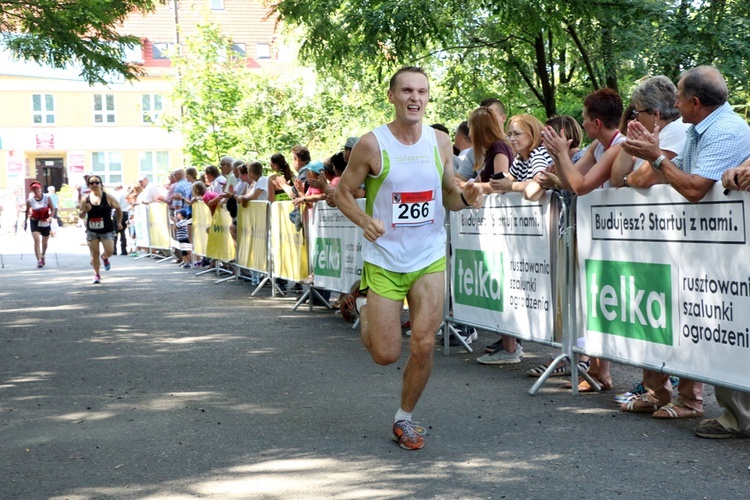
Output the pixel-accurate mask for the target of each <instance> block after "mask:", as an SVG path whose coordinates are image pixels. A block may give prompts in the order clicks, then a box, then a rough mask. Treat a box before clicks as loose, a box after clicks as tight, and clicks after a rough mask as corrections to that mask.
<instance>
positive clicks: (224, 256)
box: [206, 207, 235, 262]
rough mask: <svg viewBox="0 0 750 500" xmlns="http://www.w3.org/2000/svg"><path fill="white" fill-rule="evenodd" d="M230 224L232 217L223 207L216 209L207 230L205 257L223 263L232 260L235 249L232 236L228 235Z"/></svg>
mask: <svg viewBox="0 0 750 500" xmlns="http://www.w3.org/2000/svg"><path fill="white" fill-rule="evenodd" d="M231 224H232V216H231V215H229V212H228V211H227V209H226V208H224V207H217V208H216V211H215V212H214V216H213V219H211V225H210V226H209V228H208V246H207V248H206V257H208V258H209V259H216V260H220V261H223V262H229V261H230V260H232V259H234V256H235V249H234V240H233V239H232V235H231V234H229V226H230V225H231Z"/></svg>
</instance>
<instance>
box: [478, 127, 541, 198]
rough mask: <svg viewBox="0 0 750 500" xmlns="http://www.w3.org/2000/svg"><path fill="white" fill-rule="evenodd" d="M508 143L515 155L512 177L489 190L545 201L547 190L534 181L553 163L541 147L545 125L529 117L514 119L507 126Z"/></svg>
mask: <svg viewBox="0 0 750 500" xmlns="http://www.w3.org/2000/svg"><path fill="white" fill-rule="evenodd" d="M508 140H509V141H510V145H511V147H512V148H513V151H514V152H515V153H516V156H515V158H514V159H513V163H512V164H511V166H510V169H509V175H508V176H506V177H505V178H503V179H492V180H491V181H490V186H492V189H493V190H494V191H495V192H500V193H507V192H511V191H512V192H519V193H523V195H524V197H525V198H526V199H527V200H532V201H536V200H538V199H539V198H541V197H542V195H543V194H544V189H543V188H542V187H541V186H540V185H539V184H538V183H537V182H533V181H534V180H536V177H537V175H538V174H539V173H540V172H546V171H547V170H548V169H549V168H550V166H551V165H552V163H553V161H552V157H551V156H550V155H549V153H547V148H545V147H544V145H543V144H542V122H540V121H539V120H538V119H537V118H536V117H535V116H532V115H527V114H524V115H517V116H514V117H512V118H511V119H510V121H509V122H508Z"/></svg>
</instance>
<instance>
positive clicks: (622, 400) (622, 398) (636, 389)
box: [615, 382, 648, 405]
mask: <svg viewBox="0 0 750 500" xmlns="http://www.w3.org/2000/svg"><path fill="white" fill-rule="evenodd" d="M647 392H648V391H647V390H646V388H645V387H644V386H643V382H638V383H637V384H635V385H634V386H633V388H632V389H631V390H630V391H628V392H623V393H620V394H616V395H615V403H617V404H618V405H623V404H627V403H628V402H629V401H631V400H633V399H636V398H638V397H639V396H641V395H643V394H646V393H647Z"/></svg>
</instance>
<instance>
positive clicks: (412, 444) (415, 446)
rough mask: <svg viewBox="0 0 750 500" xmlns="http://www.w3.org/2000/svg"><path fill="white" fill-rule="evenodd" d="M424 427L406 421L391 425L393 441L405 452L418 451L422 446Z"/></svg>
mask: <svg viewBox="0 0 750 500" xmlns="http://www.w3.org/2000/svg"><path fill="white" fill-rule="evenodd" d="M426 433H427V431H426V430H425V428H424V427H422V426H421V425H417V424H416V423H413V422H410V421H408V420H399V421H398V422H396V423H394V424H393V440H394V441H396V442H397V443H398V445H399V446H400V447H401V448H403V449H405V450H419V449H420V448H422V447H423V446H424V437H423V436H424V435H425V434H426Z"/></svg>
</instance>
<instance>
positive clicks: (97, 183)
mask: <svg viewBox="0 0 750 500" xmlns="http://www.w3.org/2000/svg"><path fill="white" fill-rule="evenodd" d="M99 184H101V182H99V181H91V182H89V186H97V185H99Z"/></svg>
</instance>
